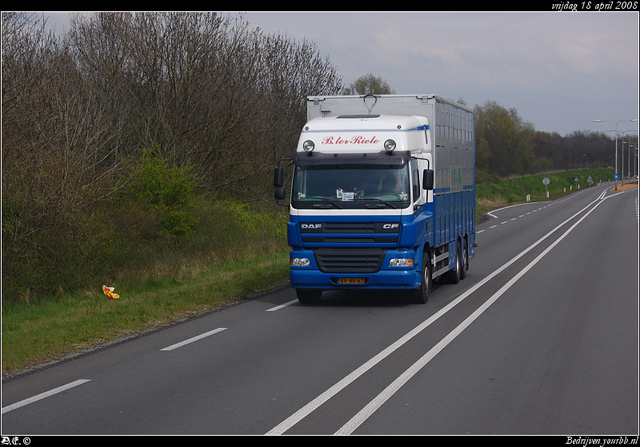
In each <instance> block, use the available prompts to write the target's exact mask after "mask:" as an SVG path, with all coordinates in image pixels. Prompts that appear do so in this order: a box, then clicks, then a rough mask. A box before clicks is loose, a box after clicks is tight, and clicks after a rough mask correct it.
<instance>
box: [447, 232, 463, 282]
mask: <svg viewBox="0 0 640 447" xmlns="http://www.w3.org/2000/svg"><path fill="white" fill-rule="evenodd" d="M445 275H446V279H447V282H448V283H450V284H458V283H459V282H460V278H461V277H462V253H461V251H460V242H458V243H457V244H456V266H455V267H454V268H453V270H449V271H448V272H447V273H446V274H445Z"/></svg>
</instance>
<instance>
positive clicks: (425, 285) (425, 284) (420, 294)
mask: <svg viewBox="0 0 640 447" xmlns="http://www.w3.org/2000/svg"><path fill="white" fill-rule="evenodd" d="M431 286H432V281H431V258H430V257H429V252H428V251H425V252H424V253H423V254H422V270H421V272H420V287H419V288H418V289H414V290H411V291H410V292H409V301H410V302H411V303H413V304H425V303H426V302H427V299H429V292H431Z"/></svg>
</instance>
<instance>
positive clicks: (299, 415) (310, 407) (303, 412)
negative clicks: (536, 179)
mask: <svg viewBox="0 0 640 447" xmlns="http://www.w3.org/2000/svg"><path fill="white" fill-rule="evenodd" d="M599 200H601V198H600V197H599V198H598V199H596V200H594V201H593V202H591V203H589V204H588V205H587V206H585V207H584V208H582V209H581V210H580V211H578V212H577V213H575V214H574V215H573V216H571V217H569V218H568V219H566V220H565V221H564V222H562V223H561V224H559V225H557V226H556V227H555V228H554V229H552V230H551V231H550V232H548V233H547V234H546V235H544V236H542V237H541V238H540V239H538V241H536V242H535V243H533V244H532V245H531V246H529V247H528V248H526V249H525V250H524V251H522V252H521V253H520V254H518V255H517V256H515V257H514V258H513V259H511V260H510V261H509V262H507V263H506V264H504V265H503V266H502V267H500V268H498V269H497V270H495V271H494V272H493V273H491V274H490V275H489V276H487V277H485V278H484V279H483V280H481V281H480V282H478V283H477V284H476V285H474V286H472V287H471V288H470V289H468V290H467V291H466V292H464V293H463V294H462V295H460V296H459V297H458V298H456V299H455V300H453V301H452V302H451V303H449V304H448V305H447V306H445V307H443V308H442V309H441V310H440V311H439V312H437V313H435V314H434V315H432V316H431V317H430V318H428V319H427V320H425V321H424V322H423V323H421V324H420V325H418V326H416V327H415V328H414V329H413V330H411V331H409V332H408V333H407V334H405V335H404V336H403V337H402V338H400V339H398V340H397V341H396V342H394V343H392V344H391V345H390V346H388V347H387V348H386V349H384V350H383V351H381V352H380V353H378V354H377V355H375V356H374V357H372V358H371V359H370V360H368V361H367V362H366V363H364V364H363V365H361V366H360V367H358V368H357V369H356V370H354V371H353V372H352V373H350V374H349V375H347V376H346V377H344V378H343V379H342V380H340V381H339V382H337V383H336V384H335V385H333V386H332V387H331V388H329V389H328V390H326V391H325V392H324V393H322V394H320V395H319V396H318V397H316V398H315V399H313V400H312V401H311V402H309V403H308V404H306V405H305V406H304V407H302V408H300V409H299V410H298V411H296V412H295V413H293V414H292V415H291V416H289V417H288V418H287V419H285V420H284V421H282V422H281V423H280V424H278V425H277V426H275V427H274V428H272V429H271V430H269V431H268V432H267V433H266V434H267V435H281V434H283V433H284V432H286V431H287V430H289V429H290V428H291V427H293V426H294V425H296V424H297V423H298V422H300V421H301V420H302V419H304V418H305V417H306V416H308V415H309V414H310V413H312V412H313V411H314V410H315V409H316V408H318V407H320V405H322V404H323V403H325V402H326V401H328V400H329V399H331V398H332V397H333V396H335V395H336V394H338V392H340V391H341V390H342V389H344V388H346V387H347V386H348V385H349V384H350V383H351V382H353V381H354V380H356V379H357V378H358V377H360V376H361V375H362V374H364V373H365V372H367V371H368V370H369V369H371V368H373V366H375V365H376V364H377V363H379V362H380V361H382V360H383V359H384V358H386V357H387V356H389V355H390V354H391V353H392V352H394V351H395V350H396V349H398V348H399V347H400V346H402V345H403V344H404V343H406V342H407V341H409V340H410V339H411V338H413V337H414V336H415V335H417V334H418V333H420V332H421V331H422V330H424V329H425V328H426V327H428V326H429V325H430V324H431V323H433V322H434V321H436V320H437V319H438V318H440V317H441V316H442V315H444V314H445V313H447V312H448V311H449V310H451V309H452V308H453V307H455V306H456V305H457V304H459V303H460V302H461V301H463V300H464V299H466V298H467V297H468V296H469V295H471V294H472V293H473V292H475V291H476V290H478V289H479V288H480V287H482V286H483V285H484V284H486V283H487V282H489V281H490V280H491V279H493V278H494V277H495V276H496V275H498V274H499V273H500V272H502V271H503V270H505V269H506V268H508V267H509V266H510V265H511V264H513V263H514V262H516V261H517V260H518V259H520V258H521V257H522V256H524V255H525V254H527V253H528V252H529V251H531V250H532V249H533V248H535V247H536V246H537V245H539V244H540V243H542V241H544V240H545V239H546V238H548V237H549V236H551V235H552V234H553V233H555V232H556V231H557V230H558V229H559V228H561V227H562V226H563V225H565V224H566V223H567V222H569V221H571V220H572V219H573V218H575V217H576V216H578V215H579V214H581V213H582V212H583V211H584V210H586V209H587V208H589V207H590V206H591V205H593V204H594V203H596V202H598V201H599Z"/></svg>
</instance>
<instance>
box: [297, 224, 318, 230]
mask: <svg viewBox="0 0 640 447" xmlns="http://www.w3.org/2000/svg"><path fill="white" fill-rule="evenodd" d="M300 227H301V228H305V229H306V228H311V229H313V228H322V224H321V223H315V224H314V223H310V224H305V223H303V224H300Z"/></svg>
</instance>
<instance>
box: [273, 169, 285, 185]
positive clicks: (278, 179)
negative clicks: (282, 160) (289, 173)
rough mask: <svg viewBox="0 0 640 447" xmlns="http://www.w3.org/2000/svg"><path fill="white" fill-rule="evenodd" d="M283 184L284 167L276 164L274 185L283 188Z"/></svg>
mask: <svg viewBox="0 0 640 447" xmlns="http://www.w3.org/2000/svg"><path fill="white" fill-rule="evenodd" d="M282 185H284V168H283V167H282V166H276V167H275V168H274V170H273V186H274V187H276V188H282Z"/></svg>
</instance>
